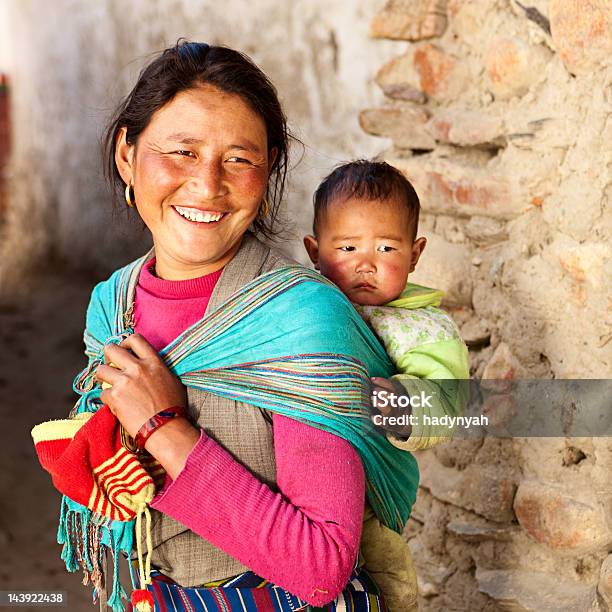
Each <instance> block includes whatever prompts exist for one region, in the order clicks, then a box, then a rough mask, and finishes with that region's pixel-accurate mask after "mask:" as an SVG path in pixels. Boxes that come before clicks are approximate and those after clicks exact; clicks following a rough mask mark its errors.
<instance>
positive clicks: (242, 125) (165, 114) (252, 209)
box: [115, 84, 278, 280]
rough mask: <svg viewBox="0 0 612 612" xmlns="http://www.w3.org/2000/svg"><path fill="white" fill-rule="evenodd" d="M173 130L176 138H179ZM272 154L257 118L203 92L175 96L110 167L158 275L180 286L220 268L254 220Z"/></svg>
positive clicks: (215, 93)
mask: <svg viewBox="0 0 612 612" xmlns="http://www.w3.org/2000/svg"><path fill="white" fill-rule="evenodd" d="M177 130H178V132H177ZM277 152H278V151H277V149H276V148H274V149H271V150H270V151H269V152H268V142H267V134H266V124H265V122H264V120H263V118H262V117H261V116H260V115H258V114H257V113H255V112H254V111H253V110H252V108H251V107H250V106H249V105H248V104H247V103H246V102H245V101H244V100H243V99H242V98H240V97H239V96H238V95H236V94H231V93H230V94H228V93H225V92H224V91H222V90H220V89H218V88H217V87H214V86H212V85H208V84H201V85H197V86H196V87H194V88H193V89H190V90H187V91H182V92H180V93H178V94H177V95H176V96H175V97H174V99H173V100H172V101H171V102H169V103H168V104H166V105H165V106H164V107H163V108H161V109H160V110H159V111H157V112H156V113H155V119H154V121H151V123H149V125H148V126H147V127H146V128H145V129H144V130H143V131H142V133H141V134H140V136H139V138H138V141H137V143H132V144H130V143H129V142H128V140H127V128H126V127H122V128H121V129H120V130H119V134H118V138H117V140H116V154H115V159H116V163H117V168H118V170H119V172H120V174H121V178H122V179H123V181H124V182H125V183H126V184H128V185H133V190H134V197H135V204H136V207H137V209H138V212H139V214H140V216H141V217H142V220H143V221H144V222H145V224H146V225H147V227H148V228H149V229H150V230H151V233H152V234H153V239H154V243H155V252H156V257H157V262H156V272H157V274H158V275H159V276H160V277H161V278H165V279H167V280H182V279H185V278H194V277H197V276H201V275H203V274H209V273H211V272H215V271H216V270H219V269H220V268H222V267H223V266H224V265H225V264H226V263H227V262H228V261H229V260H230V259H231V258H232V257H233V256H234V255H235V253H236V251H237V249H238V247H239V245H240V239H241V238H242V236H243V235H244V233H245V232H246V230H247V229H248V227H249V226H250V225H251V223H252V222H253V221H254V220H255V217H256V216H257V213H258V210H259V207H260V202H261V201H262V199H263V196H264V193H265V191H266V187H267V184H268V175H269V173H270V169H271V168H272V166H273V164H274V160H275V157H276V155H277Z"/></svg>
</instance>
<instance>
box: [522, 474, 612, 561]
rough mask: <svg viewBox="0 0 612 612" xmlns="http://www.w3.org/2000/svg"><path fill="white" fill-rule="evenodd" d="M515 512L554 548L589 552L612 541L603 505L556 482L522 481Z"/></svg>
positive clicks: (526, 527)
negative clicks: (572, 494) (578, 495)
mask: <svg viewBox="0 0 612 612" xmlns="http://www.w3.org/2000/svg"><path fill="white" fill-rule="evenodd" d="M514 511H515V513H516V517H517V519H518V521H519V524H520V525H521V527H522V528H523V529H524V530H525V531H527V533H529V535H531V537H532V538H534V539H535V540H536V541H537V542H540V543H541V544H544V545H546V546H548V547H549V548H553V549H555V550H564V551H577V552H590V551H594V550H598V549H600V548H603V547H605V546H608V545H610V544H611V543H612V531H611V530H610V526H609V524H608V520H607V514H608V512H607V510H606V507H605V506H604V505H602V504H601V503H599V502H598V501H597V500H595V499H593V498H591V497H590V496H589V497H582V498H576V497H572V496H571V495H570V494H569V492H566V491H564V490H563V488H561V487H559V486H558V485H550V484H547V483H544V482H539V481H534V480H525V481H523V482H521V484H520V485H519V488H518V491H517V494H516V499H515V501H514Z"/></svg>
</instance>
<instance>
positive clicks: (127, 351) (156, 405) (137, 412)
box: [96, 334, 187, 437]
mask: <svg viewBox="0 0 612 612" xmlns="http://www.w3.org/2000/svg"><path fill="white" fill-rule="evenodd" d="M104 356H105V358H106V361H107V363H111V362H112V363H113V365H114V366H115V367H113V366H109V365H100V366H98V369H97V371H96V378H97V379H98V380H100V381H102V382H106V383H108V384H109V385H111V387H110V388H107V389H104V390H103V391H102V393H101V394H100V399H101V400H102V402H104V403H105V404H107V405H108V407H109V408H110V410H111V412H112V413H113V414H114V415H115V416H116V417H117V419H118V420H119V422H120V423H121V424H122V425H123V427H124V429H125V430H126V431H127V432H128V433H129V434H130V436H132V437H134V436H136V434H137V433H138V430H139V429H140V428H141V427H142V425H143V424H144V423H145V422H146V421H147V420H148V419H150V418H151V417H152V416H154V415H155V414H157V413H158V412H161V411H162V410H164V409H166V408H170V407H171V406H185V405H186V398H187V394H186V390H185V387H184V386H183V384H182V383H181V381H180V380H179V379H178V378H177V377H176V376H174V374H172V372H170V370H169V369H168V368H167V367H166V365H165V364H164V362H163V361H162V360H161V358H160V356H159V355H158V354H157V352H156V351H155V349H154V348H153V347H152V346H151V345H150V344H149V343H148V342H147V341H146V340H145V339H144V338H143V337H142V336H141V335H140V334H133V335H132V336H129V337H128V338H126V339H125V340H124V341H123V342H121V344H119V345H117V344H109V345H108V346H106V348H105V349H104Z"/></svg>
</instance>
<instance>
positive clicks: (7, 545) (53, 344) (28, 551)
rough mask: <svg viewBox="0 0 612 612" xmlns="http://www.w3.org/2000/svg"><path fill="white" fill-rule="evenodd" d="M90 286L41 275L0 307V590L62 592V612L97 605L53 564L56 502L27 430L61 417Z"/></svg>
mask: <svg viewBox="0 0 612 612" xmlns="http://www.w3.org/2000/svg"><path fill="white" fill-rule="evenodd" d="M95 282H96V280H95V279H94V278H88V277H83V276H76V277H74V276H73V277H70V278H69V277H68V276H67V275H65V274H61V273H59V272H57V271H55V272H46V273H45V274H41V275H40V276H39V277H38V278H37V279H36V281H35V283H34V284H33V290H32V292H31V296H30V297H29V299H27V300H25V301H22V303H21V304H19V305H14V304H9V305H6V304H5V305H2V306H0V349H1V350H0V449H1V453H0V457H1V465H2V470H0V553H1V554H0V590H3V591H7V590H35V591H40V590H47V591H53V590H62V591H65V592H66V593H67V601H68V603H67V609H69V610H71V611H72V610H76V611H79V612H80V611H81V610H83V611H87V610H97V609H98V606H97V605H96V606H94V605H93V604H92V603H91V593H92V591H91V587H89V586H87V587H85V586H83V585H82V584H81V575H80V574H79V573H74V574H69V573H68V572H66V570H65V568H64V562H63V561H62V560H61V559H60V553H61V547H60V546H59V544H57V542H56V534H57V518H58V512H59V504H60V495H59V493H57V491H56V490H55V489H54V488H53V485H52V484H51V478H50V477H49V475H48V474H47V473H46V472H45V471H43V469H42V468H41V467H40V465H39V463H38V460H37V457H36V453H35V451H34V445H33V442H32V438H31V436H30V430H31V429H32V427H33V426H34V425H36V424H38V423H40V422H42V421H46V420H49V419H56V418H65V416H66V415H67V414H68V412H69V410H70V408H71V407H72V405H73V404H74V401H75V399H76V395H75V394H74V393H73V392H72V379H73V377H74V375H75V374H76V373H77V372H78V371H80V370H81V369H82V368H83V367H84V365H85V357H84V355H83V340H82V333H83V324H84V321H85V309H86V306H87V302H88V299H89V293H90V291H91V289H92V287H93V285H94V284H95ZM126 587H127V585H126ZM0 609H4V608H3V607H2V606H0ZM6 609H8V608H6ZM11 609H15V608H11ZM17 609H21V610H26V609H27V610H38V609H40V608H39V607H37V608H33V607H32V608H23V607H22V608H17ZM47 609H48V608H47Z"/></svg>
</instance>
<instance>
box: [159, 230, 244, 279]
mask: <svg viewBox="0 0 612 612" xmlns="http://www.w3.org/2000/svg"><path fill="white" fill-rule="evenodd" d="M241 243H242V239H241V240H239V241H238V242H237V244H236V245H234V246H232V248H231V249H230V250H229V251H227V252H225V253H224V254H223V255H222V256H221V257H218V258H216V259H214V260H213V261H206V262H183V261H178V260H176V259H175V258H173V257H172V256H170V255H169V254H168V253H166V252H165V251H164V250H163V249H159V248H158V247H157V245H155V258H156V261H155V269H154V270H151V272H152V273H153V274H154V275H155V276H156V277H157V278H160V279H162V280H169V281H180V280H190V279H193V278H199V277H201V276H205V275H207V274H212V273H213V272H217V271H218V270H220V269H221V268H223V267H224V266H225V265H226V264H227V263H228V262H229V261H231V260H232V258H233V257H234V255H235V254H236V253H237V252H238V249H239V248H240V245H241Z"/></svg>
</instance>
